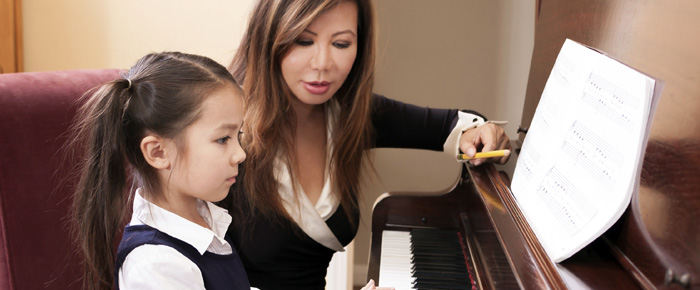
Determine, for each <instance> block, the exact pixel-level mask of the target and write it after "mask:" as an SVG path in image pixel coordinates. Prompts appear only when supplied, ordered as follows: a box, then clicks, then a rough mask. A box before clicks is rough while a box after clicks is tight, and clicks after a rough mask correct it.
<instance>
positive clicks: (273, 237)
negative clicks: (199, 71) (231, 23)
mask: <svg viewBox="0 0 700 290" xmlns="http://www.w3.org/2000/svg"><path fill="white" fill-rule="evenodd" d="M373 10H374V8H373V5H372V2H371V0H324V1H312V0H288V1H274V0H259V1H258V2H257V4H256V5H255V7H254V8H253V12H252V14H251V18H250V20H249V22H248V29H247V31H246V34H245V35H244V37H243V38H242V40H241V45H240V49H239V50H238V52H237V54H236V56H235V57H234V60H233V62H232V64H231V66H230V70H231V71H232V73H233V75H234V77H235V78H236V80H237V81H238V82H239V83H240V84H241V85H242V86H243V89H244V90H245V96H246V98H247V100H248V101H247V104H248V111H247V113H246V120H245V129H244V131H245V132H246V134H245V135H244V136H243V145H244V146H245V148H246V152H247V153H248V160H247V161H246V162H245V164H244V165H243V166H241V167H242V173H243V174H242V175H241V177H242V178H240V181H241V182H239V183H237V184H236V186H234V189H235V190H236V194H233V195H229V197H228V198H227V199H226V200H225V201H224V202H223V203H222V205H224V206H225V207H227V208H229V209H230V212H231V214H232V215H233V216H234V219H235V220H236V222H235V223H233V224H232V228H231V230H230V231H229V233H230V235H231V237H232V240H233V242H234V244H235V245H236V247H238V248H239V249H241V253H242V254H241V257H242V260H243V263H244V266H245V267H246V271H247V274H248V277H249V279H250V282H251V284H252V286H256V287H259V288H261V289H285V290H286V289H323V288H324V287H325V280H324V278H325V276H326V269H327V267H328V264H329V262H330V260H331V257H332V256H333V254H334V253H335V252H336V251H342V250H343V247H344V246H346V245H347V244H348V243H350V241H351V240H352V239H353V238H354V236H355V234H356V232H357V228H358V223H359V209H358V199H359V198H360V197H361V195H360V192H359V187H360V181H361V178H360V176H361V174H362V172H363V171H362V169H363V162H364V161H366V160H369V159H368V157H369V156H368V155H369V154H368V152H369V150H368V149H371V148H376V147H394V148H415V149H428V150H437V151H445V152H446V153H448V154H450V155H451V156H453V157H454V158H455V160H456V159H457V154H458V150H459V149H461V151H462V152H464V153H465V154H467V155H469V156H474V154H475V153H476V151H477V150H478V149H480V150H483V151H489V150H495V149H507V148H509V146H510V145H509V140H508V136H506V134H505V133H504V131H503V129H502V128H500V127H498V126H496V125H494V124H490V123H487V122H486V121H485V119H484V118H483V117H482V116H480V115H479V114H476V113H474V112H471V113H469V112H460V111H458V110H441V109H429V108H424V107H417V106H413V105H409V104H405V103H401V102H398V101H395V100H391V99H389V98H385V97H383V96H378V95H374V94H373V92H372V90H373V83H374V66H375V54H376V53H375V47H374V46H375V39H374V38H375V31H374V12H373ZM433 97H435V96H433ZM463 132H464V133H463ZM484 161H485V160H476V161H474V164H475V165H476V164H478V163H482V162H484ZM493 161H499V162H506V161H507V157H504V158H499V159H496V158H493ZM371 286H372V285H371V284H370V285H368V287H371ZM382 286H384V285H382ZM386 286H391V285H386Z"/></svg>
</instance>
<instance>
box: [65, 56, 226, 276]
mask: <svg viewBox="0 0 700 290" xmlns="http://www.w3.org/2000/svg"><path fill="white" fill-rule="evenodd" d="M223 86H234V87H236V88H237V87H238V86H237V84H236V82H235V80H234V79H233V77H231V75H230V73H229V72H228V71H227V70H226V68H225V67H223V66H221V65H220V64H218V63H216V62H215V61H213V60H211V59H209V58H205V57H201V56H196V55H190V54H183V53H177V52H165V53H157V54H149V55H147V56H145V57H143V58H141V59H140V60H139V61H138V62H137V63H136V65H134V66H133V67H132V68H131V69H130V70H129V72H128V73H126V75H124V79H119V80H114V81H111V82H108V83H106V84H104V85H102V86H100V87H98V88H96V89H94V90H92V91H90V92H88V93H87V94H86V95H85V96H84V97H83V102H84V103H83V105H82V106H81V107H80V109H79V112H78V116H77V117H76V119H75V121H74V123H73V125H72V132H73V134H74V136H73V137H74V138H72V139H71V141H70V143H68V144H66V146H67V147H66V148H70V149H69V151H73V150H75V152H80V153H79V158H80V160H81V162H80V164H79V170H80V180H79V182H78V185H77V187H76V190H75V193H74V198H73V206H72V213H71V214H72V225H73V234H74V236H75V238H76V241H77V243H78V245H79V250H80V254H81V255H82V258H83V264H84V278H83V289H90V290H94V289H97V290H101V289H112V288H113V287H114V278H115V274H116V272H115V271H116V269H115V261H116V259H115V254H114V252H115V249H114V245H115V242H116V241H117V239H118V238H119V233H120V230H121V228H122V227H123V226H124V224H125V222H126V220H125V219H126V217H127V215H128V213H129V212H130V208H129V206H128V205H129V203H130V201H131V198H132V195H133V188H132V186H131V185H136V186H140V187H143V188H144V192H147V193H148V194H151V195H157V194H160V193H162V192H161V191H160V188H161V182H160V181H159V179H158V178H157V175H156V171H155V169H154V168H153V167H151V166H150V165H149V164H148V163H147V162H146V160H145V159H144V157H143V154H142V153H141V150H140V143H141V140H142V139H143V137H144V136H145V134H146V133H148V134H155V135H158V136H161V137H163V138H168V139H172V140H174V141H175V142H176V144H178V150H182V149H183V148H182V146H184V145H182V144H183V142H182V141H181V140H179V139H178V137H179V136H181V135H180V133H181V132H182V131H183V130H184V129H185V128H186V127H187V126H188V125H190V124H191V123H192V122H194V121H195V120H196V119H197V118H198V117H199V115H200V112H201V103H202V101H203V100H204V98H205V97H206V96H207V95H209V94H210V93H211V92H212V91H214V90H216V89H219V88H222V87H223ZM132 174H133V175H132ZM129 181H133V182H135V184H129Z"/></svg>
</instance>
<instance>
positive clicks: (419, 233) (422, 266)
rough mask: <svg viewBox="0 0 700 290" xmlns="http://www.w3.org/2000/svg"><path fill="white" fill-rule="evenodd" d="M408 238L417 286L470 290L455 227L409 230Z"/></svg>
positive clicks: (417, 287) (470, 286)
mask: <svg viewBox="0 0 700 290" xmlns="http://www.w3.org/2000/svg"><path fill="white" fill-rule="evenodd" d="M410 240H411V254H412V258H411V261H412V263H413V267H412V276H413V277H414V279H415V281H414V287H415V288H416V289H472V282H471V279H470V277H469V272H468V269H467V267H466V262H465V260H464V253H463V252H462V251H463V249H462V245H461V243H460V241H459V235H458V234H457V232H456V231H455V230H437V229H412V230H411V235H410Z"/></svg>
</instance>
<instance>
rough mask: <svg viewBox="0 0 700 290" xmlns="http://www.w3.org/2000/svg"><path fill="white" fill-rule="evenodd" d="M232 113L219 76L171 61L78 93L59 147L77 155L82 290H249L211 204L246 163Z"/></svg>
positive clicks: (233, 86) (202, 65)
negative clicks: (70, 128) (80, 97)
mask: <svg viewBox="0 0 700 290" xmlns="http://www.w3.org/2000/svg"><path fill="white" fill-rule="evenodd" d="M243 113H244V100H243V98H242V91H241V89H240V87H239V86H238V84H237V83H236V82H235V81H234V79H233V78H232V77H231V75H230V74H229V72H228V71H227V70H226V68H224V67H223V66H221V65H219V64H218V63H216V62H215V61H213V60H211V59H208V58H205V57H202V56H196V55H190V54H183V53H177V52H165V53H157V54H149V55H147V56H145V57H143V58H142V59H140V60H139V61H138V62H137V63H136V65H134V66H133V67H132V68H131V69H130V70H129V72H128V73H127V74H126V75H125V76H124V78H123V79H118V80H114V81H112V82H109V83H106V84H104V85H102V86H101V87H99V88H97V89H96V90H94V91H93V93H92V94H91V95H89V97H88V99H87V100H86V102H85V104H84V105H83V106H82V107H81V108H80V111H79V117H78V119H77V121H76V123H75V125H74V129H75V133H76V138H74V139H73V141H72V142H73V143H72V144H71V145H72V146H78V147H72V148H82V149H84V151H81V152H83V154H84V155H83V156H82V157H83V158H82V159H81V160H83V164H82V167H81V171H80V181H79V184H78V186H77V189H76V191H75V198H74V204H73V210H74V212H73V218H74V222H75V229H76V236H77V239H78V241H79V244H80V247H81V252H82V254H83V255H84V263H85V273H84V281H83V287H84V289H113V287H115V286H116V288H117V289H224V288H225V289H250V286H249V284H248V279H247V277H246V274H245V271H244V269H243V266H242V264H241V260H240V257H239V256H238V252H237V251H236V249H235V248H234V247H233V245H232V244H231V242H230V241H229V240H228V239H227V238H225V233H226V230H227V229H228V227H229V224H230V223H231V217H230V216H229V215H228V213H227V212H226V210H224V209H222V208H220V207H218V206H216V205H214V204H212V203H211V202H216V201H220V200H222V199H223V198H224V197H225V196H226V195H227V194H228V191H229V188H230V187H231V185H232V184H233V183H235V182H236V176H237V175H238V165H239V164H240V163H241V162H243V160H244V159H245V157H246V155H245V153H244V152H243V149H242V148H241V146H240V144H239V140H238V135H239V132H240V129H241V126H242V122H243ZM134 187H137V189H136V190H135V192H134V190H132V189H133V188H134ZM131 201H133V214H132V216H131V221H130V222H129V224H128V225H127V226H126V227H125V228H124V235H123V238H122V239H121V242H120V243H119V249H118V252H117V254H116V256H115V255H114V248H113V245H114V242H115V237H118V233H119V230H120V229H121V227H122V226H123V225H124V222H125V219H124V218H125V216H126V213H127V212H128V206H127V205H128V203H129V202H131ZM115 261H116V266H115Z"/></svg>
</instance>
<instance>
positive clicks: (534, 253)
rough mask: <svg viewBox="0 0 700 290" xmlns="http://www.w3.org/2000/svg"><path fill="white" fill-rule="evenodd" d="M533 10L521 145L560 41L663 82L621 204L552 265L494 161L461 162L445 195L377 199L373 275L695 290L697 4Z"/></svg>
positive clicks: (548, 3) (637, 1)
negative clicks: (635, 174)
mask: <svg viewBox="0 0 700 290" xmlns="http://www.w3.org/2000/svg"><path fill="white" fill-rule="evenodd" d="M534 9H536V17H537V18H536V24H535V25H536V28H535V46H534V51H533V56H532V63H531V67H530V74H529V79H528V85H527V91H526V101H525V105H524V108H523V118H522V121H521V128H523V130H522V132H520V130H519V134H520V135H519V142H516V143H519V144H522V140H524V138H525V136H526V129H527V127H528V126H529V124H530V121H531V119H532V117H533V115H534V111H535V108H536V107H537V103H538V101H539V97H540V95H541V94H542V91H543V89H544V85H545V83H546V81H547V78H548V76H549V73H550V71H551V69H552V67H553V65H554V62H555V60H556V57H557V55H558V52H559V49H560V48H561V46H562V45H563V43H564V40H565V39H566V38H570V39H572V40H574V41H577V42H579V43H582V44H585V45H588V46H591V47H594V48H597V49H599V50H601V51H603V52H605V53H606V54H608V55H609V56H611V57H613V58H615V59H617V60H619V61H622V62H623V63H625V64H627V65H630V66H632V67H634V68H637V69H639V70H641V71H642V72H645V73H648V74H650V75H652V76H654V77H656V78H659V79H661V80H664V81H665V85H664V90H663V92H662V95H661V98H660V101H659V104H658V107H657V109H656V114H655V116H654V118H653V120H652V126H651V132H650V137H649V143H648V145H647V148H646V151H645V156H644V160H643V167H642V172H641V178H640V180H639V187H638V190H636V191H635V192H634V193H633V196H632V201H631V203H630V205H629V207H628V208H627V210H626V212H625V213H624V214H623V216H622V217H621V218H620V219H619V220H618V221H617V222H616V223H615V224H614V225H613V226H612V227H611V228H610V229H609V230H608V231H607V232H606V233H605V234H604V235H602V236H601V237H600V238H598V239H596V240H595V241H594V242H593V243H591V244H590V245H588V246H587V247H585V248H584V249H583V250H581V251H579V252H578V253H577V254H575V255H574V256H572V257H571V258H569V259H566V260H564V261H563V262H560V263H553V262H552V261H551V260H550V259H549V258H548V257H547V255H546V254H545V252H544V250H543V249H542V247H541V245H540V244H539V242H538V240H537V237H536V236H535V235H534V234H533V232H532V230H531V228H530V226H529V224H528V223H527V221H526V220H525V218H524V217H523V215H522V213H521V212H520V210H519V208H518V206H517V204H516V202H515V200H514V198H513V194H512V192H511V191H510V188H509V184H510V176H508V174H507V173H504V172H502V171H499V170H498V169H497V168H496V167H495V166H494V165H492V164H486V165H482V166H478V167H469V166H465V167H463V170H462V174H461V177H460V178H459V180H458V181H457V182H456V183H455V185H454V188H453V189H452V190H450V191H449V192H445V193H440V194H437V195H430V196H428V195H423V196H421V195H420V194H416V193H411V194H407V193H401V192H394V193H386V194H384V195H382V196H381V197H380V198H379V199H378V201H377V202H376V203H375V207H374V209H373V213H372V233H371V234H372V238H371V249H370V251H371V252H370V264H369V268H368V279H374V280H375V281H378V283H379V285H386V286H396V287H397V289H411V288H415V289H700V117H699V115H700V112H699V111H700V1H697V0H671V1H652V0H585V1H570V0H541V1H538V2H537V3H536V7H534ZM516 161H517V155H515V156H512V157H511V160H510V161H509V162H516ZM405 251H408V252H409V257H405V256H404V252H405ZM397 283H398V284H397ZM401 283H406V284H405V285H406V286H403V285H404V284H401ZM404 287H405V288H404Z"/></svg>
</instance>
